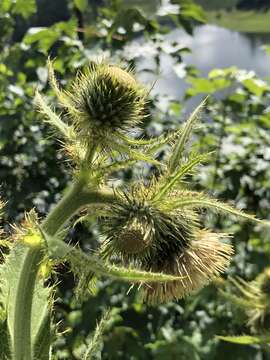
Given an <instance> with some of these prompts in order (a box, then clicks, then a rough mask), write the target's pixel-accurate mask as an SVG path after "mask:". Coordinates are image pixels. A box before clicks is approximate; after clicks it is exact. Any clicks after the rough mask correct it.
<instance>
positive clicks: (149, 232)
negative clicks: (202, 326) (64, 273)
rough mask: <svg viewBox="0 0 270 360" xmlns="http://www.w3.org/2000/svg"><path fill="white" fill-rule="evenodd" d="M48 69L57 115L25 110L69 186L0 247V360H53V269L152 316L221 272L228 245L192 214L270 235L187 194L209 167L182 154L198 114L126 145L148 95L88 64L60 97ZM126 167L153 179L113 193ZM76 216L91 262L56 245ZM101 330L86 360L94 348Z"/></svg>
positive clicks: (123, 75)
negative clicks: (54, 149)
mask: <svg viewBox="0 0 270 360" xmlns="http://www.w3.org/2000/svg"><path fill="white" fill-rule="evenodd" d="M48 69H49V79H50V84H51V86H52V88H53V90H54V92H55V95H56V97H57V99H58V101H59V106H60V107H61V108H62V114H57V113H56V112H55V111H54V110H53V109H52V108H51V107H50V106H49V105H48V104H47V101H46V99H45V98H44V97H42V96H41V95H40V94H39V93H37V94H36V97H35V106H36V107H37V108H38V110H39V112H40V113H41V114H42V115H44V119H45V121H47V122H48V123H49V124H51V126H52V127H53V128H54V129H55V131H56V133H57V134H58V135H57V136H59V138H60V140H61V143H62V144H63V147H64V149H65V151H66V154H67V156H69V158H70V160H71V162H72V164H73V173H72V175H73V180H72V183H71V184H70V185H69V186H68V188H67V189H66V191H65V193H64V195H63V197H62V199H61V200H60V201H59V203H58V204H56V205H55V206H54V207H53V208H52V210H51V211H50V213H49V214H48V215H47V216H46V217H45V219H39V217H38V214H36V213H35V211H34V210H32V211H31V212H30V213H28V214H26V216H25V221H24V222H23V223H22V224H18V225H14V226H13V234H12V235H11V236H10V237H8V236H7V235H6V236H4V237H2V240H1V244H2V246H3V247H6V248H7V249H6V251H5V252H4V253H5V255H4V262H3V263H2V265H1V266H0V273H1V277H0V289H1V290H0V305H1V308H0V309H1V313H0V315H1V318H0V319H1V323H0V326H1V327H0V334H1V335H0V336H1V338H0V345H1V351H2V354H1V356H2V358H1V359H12V360H35V359H39V360H40V359H41V360H43V359H44V360H47V359H53V358H55V357H54V355H53V354H52V353H51V352H52V349H51V347H52V343H53V339H54V337H55V333H56V332H57V330H56V326H54V325H53V321H52V317H53V316H52V315H53V298H54V292H55V287H56V285H55V286H52V287H51V288H49V287H46V286H45V285H44V284H46V280H47V279H48V278H49V277H50V276H51V270H50V269H53V267H54V264H59V262H67V263H69V264H70V268H71V270H72V271H73V272H74V273H75V275H77V277H78V291H79V292H80V293H83V294H84V293H85V292H86V291H88V289H89V288H91V286H94V281H93V280H94V278H95V277H101V276H109V277H111V278H115V279H120V280H124V281H128V282H130V284H131V286H132V287H134V286H138V293H139V294H140V296H141V298H142V300H143V301H145V302H146V303H148V304H157V303H161V302H167V301H170V300H177V299H180V298H182V297H184V296H186V295H188V294H190V293H192V292H193V291H195V290H199V289H200V288H202V287H203V286H205V285H206V284H207V283H209V282H210V281H211V280H212V279H214V278H216V277H217V276H219V275H220V274H221V273H222V272H223V271H224V270H225V269H226V267H227V266H228V264H229V261H230V257H231V255H232V253H233V250H232V247H231V245H230V244H228V243H225V242H224V241H223V238H224V237H225V236H226V235H225V234H223V233H216V232H214V230H209V229H205V228H204V227H203V224H202V219H201V218H200V211H201V209H209V210H212V211H214V212H221V213H224V214H226V215H230V216H234V217H238V218H242V219H243V220H251V221H254V222H257V223H259V224H262V225H268V226H269V223H268V222H267V221H263V220H259V219H256V218H255V216H253V215H249V214H246V213H244V212H242V211H240V210H238V209H236V208H234V207H232V206H231V205H228V204H225V203H222V202H219V201H218V200H216V199H214V198H212V197H211V196H209V195H207V194H206V193H203V192H197V191H193V190H192V188H191V184H188V181H187V180H189V179H190V175H192V173H193V172H194V171H195V169H196V167H197V166H199V165H200V164H202V163H204V162H205V161H206V160H208V158H209V154H196V153H194V151H193V150H192V148H191V150H190V151H187V150H188V148H189V146H187V145H188V142H189V140H190V138H191V135H192V131H193V129H194V128H195V127H196V124H197V121H198V117H199V114H200V113H201V111H202V109H203V107H204V106H205V102H203V103H202V104H201V105H199V106H198V108H197V109H196V110H195V111H194V112H193V113H192V114H191V116H190V118H189V119H188V120H187V121H186V123H184V125H183V126H182V127H181V128H180V129H177V130H175V131H172V132H170V133H168V134H165V135H161V136H159V137H156V138H151V139H145V138H136V137H135V135H134V134H136V133H138V128H139V125H140V124H141V123H142V121H143V119H144V118H145V116H146V115H147V112H146V107H147V106H146V105H147V96H148V92H149V91H148V90H147V89H146V88H145V87H144V86H143V85H141V84H140V83H139V82H138V81H137V80H136V77H135V75H134V74H133V73H131V72H130V71H129V70H125V69H122V68H121V67H119V66H117V65H111V64H109V63H105V62H100V63H92V64H90V65H89V66H88V67H87V68H86V69H84V70H83V71H81V72H80V73H79V74H78V75H77V77H76V78H75V80H74V81H73V83H72V84H71V85H70V87H69V88H68V89H66V90H63V89H62V88H60V86H59V84H58V82H57V80H56V77H55V74H54V70H53V64H52V62H51V61H49V62H48ZM165 145H166V147H169V151H168V154H167V156H166V157H165V159H164V161H162V162H160V161H158V160H157V155H158V153H159V151H160V149H161V148H162V147H163V146H165ZM136 162H140V163H142V162H146V163H150V164H154V165H155V166H156V169H157V172H156V175H151V174H149V178H148V180H147V179H144V178H141V179H139V180H137V181H134V182H131V183H130V184H124V185H121V186H118V187H115V186H113V185H112V184H113V182H112V179H114V178H115V174H117V171H118V170H119V169H126V168H129V167H131V166H132V165H134V164H135V163H136ZM82 209H83V210H84V212H85V213H86V214H90V215H91V216H94V217H96V218H97V220H98V225H99V226H100V230H101V234H102V238H101V246H100V248H99V249H98V250H97V251H96V252H95V253H93V252H91V253H90V254H89V253H84V252H82V251H81V250H80V249H78V248H77V247H72V246H70V245H68V244H67V243H66V242H65V234H66V233H67V231H68V229H69V228H70V227H71V226H72V225H73V224H74V221H75V218H74V215H78V214H79V213H80V211H81V210H82ZM86 217H87V215H86ZM82 219H84V218H82ZM104 321H105V320H102V324H101V325H100V326H99V327H98V328H97V332H96V335H95V336H94V338H93V340H92V341H90V345H89V348H88V349H87V350H86V352H85V354H84V359H90V358H91V356H92V355H91V354H92V351H94V350H91V349H95V348H96V347H97V345H96V344H97V341H98V339H99V338H100V332H101V330H100V329H102V328H104ZM2 349H3V350H2Z"/></svg>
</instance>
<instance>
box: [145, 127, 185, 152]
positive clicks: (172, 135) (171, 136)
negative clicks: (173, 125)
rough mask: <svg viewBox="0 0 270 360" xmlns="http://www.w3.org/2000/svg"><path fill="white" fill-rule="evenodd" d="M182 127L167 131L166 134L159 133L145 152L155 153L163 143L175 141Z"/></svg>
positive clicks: (170, 143)
mask: <svg viewBox="0 0 270 360" xmlns="http://www.w3.org/2000/svg"><path fill="white" fill-rule="evenodd" d="M182 132H183V129H182V128H180V129H177V130H175V131H172V132H169V133H168V134H166V135H164V134H162V135H160V136H158V137H156V138H155V143H154V144H153V145H152V146H150V147H149V148H148V149H147V151H146V152H147V154H155V153H156V152H157V151H159V150H160V149H161V148H162V147H163V146H164V145H174V144H175V141H176V140H177V139H178V138H179V137H180V136H181V134H182Z"/></svg>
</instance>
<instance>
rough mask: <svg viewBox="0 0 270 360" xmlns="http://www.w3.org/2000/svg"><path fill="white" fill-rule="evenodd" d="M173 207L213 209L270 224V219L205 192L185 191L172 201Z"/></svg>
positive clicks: (262, 223)
mask: <svg viewBox="0 0 270 360" xmlns="http://www.w3.org/2000/svg"><path fill="white" fill-rule="evenodd" d="M171 205H172V208H175V209H176V208H184V207H186V208H192V209H211V210H213V211H215V212H218V213H224V214H229V215H232V216H235V217H237V218H242V219H244V220H249V221H253V222H256V223H258V224H261V225H265V226H270V221H267V220H260V219H257V218H256V217H255V215H251V214H247V213H245V212H243V211H242V210H238V209H236V208H234V207H233V206H231V205H229V204H226V203H223V202H220V201H218V200H216V199H213V198H210V197H208V196H207V195H205V194H202V193H198V192H188V193H187V194H186V195H185V193H184V192H183V193H182V194H179V199H177V200H175V201H172V202H171Z"/></svg>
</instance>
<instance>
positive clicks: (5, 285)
mask: <svg viewBox="0 0 270 360" xmlns="http://www.w3.org/2000/svg"><path fill="white" fill-rule="evenodd" d="M28 251H29V248H28V246H25V245H23V244H16V245H15V246H14V247H13V248H12V249H11V251H10V253H9V255H8V256H6V261H5V263H4V264H2V265H1V266H0V276H1V279H3V281H2V283H1V292H0V303H2V304H3V305H4V307H5V309H6V313H7V324H8V329H9V333H10V334H11V337H12V335H13V334H14V326H15V324H14V314H15V300H16V299H17V296H20V294H18V293H17V291H18V288H19V280H20V274H21V269H22V267H23V265H24V261H25V259H26V256H27V253H28ZM50 292H51V290H50V289H49V288H45V287H43V284H42V281H41V280H37V281H36V284H35V291H34V297H33V304H32V327H31V339H32V344H35V346H39V345H38V338H39V339H43V338H44V337H45V336H46V335H47V332H46V334H45V333H42V334H41V329H42V324H43V321H44V318H45V317H47V316H48V311H49V309H48V298H49V297H50ZM42 349H43V351H45V348H44V347H42ZM39 359H42V360H47V359H49V352H48V353H47V357H45V354H44V356H43V357H42V358H40V357H39Z"/></svg>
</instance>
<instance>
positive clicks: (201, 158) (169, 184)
mask: <svg viewBox="0 0 270 360" xmlns="http://www.w3.org/2000/svg"><path fill="white" fill-rule="evenodd" d="M208 157H209V154H202V155H197V156H194V157H193V158H192V159H190V160H189V161H188V162H187V163H186V164H183V165H182V166H180V168H179V169H178V170H176V171H175V172H174V173H173V174H169V175H168V174H165V175H164V176H163V177H162V178H161V179H160V180H159V183H160V184H161V187H159V186H158V189H157V191H156V195H155V197H154V199H153V200H154V201H155V200H160V199H162V197H163V196H164V195H166V194H167V193H168V192H169V191H170V190H172V189H173V187H174V186H175V185H176V184H177V183H178V182H179V181H180V180H181V179H182V178H183V177H185V176H186V175H188V174H190V173H191V171H192V170H193V168H194V167H195V166H197V165H199V164H201V163H202V162H205V161H206V160H207V159H208Z"/></svg>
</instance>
